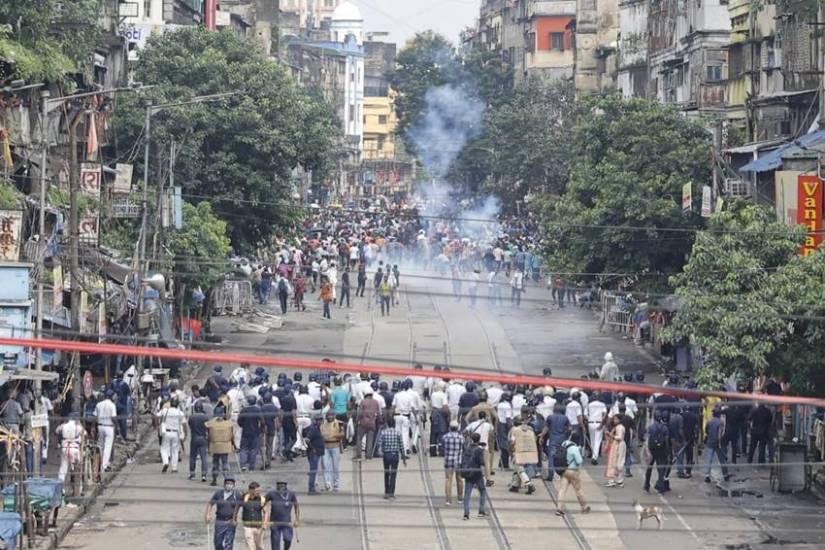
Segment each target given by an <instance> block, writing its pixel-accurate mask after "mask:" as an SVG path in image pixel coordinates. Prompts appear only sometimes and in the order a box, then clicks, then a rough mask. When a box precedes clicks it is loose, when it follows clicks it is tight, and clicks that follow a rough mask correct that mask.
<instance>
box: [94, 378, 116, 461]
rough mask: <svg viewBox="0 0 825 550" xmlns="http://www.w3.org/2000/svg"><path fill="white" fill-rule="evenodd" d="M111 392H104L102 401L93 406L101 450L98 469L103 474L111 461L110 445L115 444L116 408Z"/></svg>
mask: <svg viewBox="0 0 825 550" xmlns="http://www.w3.org/2000/svg"><path fill="white" fill-rule="evenodd" d="M113 395H114V393H113V392H112V390H106V394H105V397H104V399H103V401H101V402H100V403H98V404H97V405H96V406H95V416H96V417H97V441H98V444H99V445H100V448H101V449H102V456H101V457H100V468H101V469H102V470H103V471H104V472H105V471H108V470H109V463H110V462H111V461H112V445H114V442H115V417H116V416H117V407H115V404H114V403H113V402H112V396H113Z"/></svg>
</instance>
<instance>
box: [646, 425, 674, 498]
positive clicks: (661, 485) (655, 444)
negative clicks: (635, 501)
mask: <svg viewBox="0 0 825 550" xmlns="http://www.w3.org/2000/svg"><path fill="white" fill-rule="evenodd" d="M654 417H655V421H654V422H653V423H652V424H651V425H650V427H649V428H648V429H647V448H648V450H649V451H650V457H651V458H650V463H649V464H648V465H647V469H646V470H645V486H644V490H645V492H646V493H649V492H650V476H651V475H652V474H653V464H656V473H657V476H658V477H657V480H656V491H658V492H659V493H666V492H667V491H668V490H669V487H668V482H667V479H666V478H667V469H668V467H669V465H670V430H669V429H668V424H667V419H668V417H667V416H666V415H664V414H662V411H656V412H655V413H654Z"/></svg>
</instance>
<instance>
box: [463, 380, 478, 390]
mask: <svg viewBox="0 0 825 550" xmlns="http://www.w3.org/2000/svg"><path fill="white" fill-rule="evenodd" d="M464 388H465V389H466V390H467V391H468V392H473V391H476V385H475V382H467V383H466V384H465V385H464Z"/></svg>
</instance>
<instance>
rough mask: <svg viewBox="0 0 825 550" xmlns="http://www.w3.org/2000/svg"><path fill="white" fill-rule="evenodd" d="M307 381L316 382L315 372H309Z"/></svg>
mask: <svg viewBox="0 0 825 550" xmlns="http://www.w3.org/2000/svg"><path fill="white" fill-rule="evenodd" d="M309 381H310V382H317V381H318V375H317V374H315V373H314V372H311V373H310V374H309Z"/></svg>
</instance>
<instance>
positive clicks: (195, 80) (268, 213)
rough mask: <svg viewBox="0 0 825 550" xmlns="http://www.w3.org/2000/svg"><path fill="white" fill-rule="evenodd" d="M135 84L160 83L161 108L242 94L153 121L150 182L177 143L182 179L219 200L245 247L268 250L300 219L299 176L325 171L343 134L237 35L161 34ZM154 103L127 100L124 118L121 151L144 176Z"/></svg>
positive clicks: (237, 242) (199, 195)
mask: <svg viewBox="0 0 825 550" xmlns="http://www.w3.org/2000/svg"><path fill="white" fill-rule="evenodd" d="M135 79H136V80H138V81H140V82H143V83H144V84H145V85H153V86H154V88H152V89H151V90H150V91H149V92H148V94H147V96H148V97H150V98H151V99H152V100H153V102H154V104H155V105H163V104H167V103H176V102H185V101H187V100H189V99H191V98H193V97H196V96H204V95H212V94H224V93H227V92H234V93H236V94H237V95H233V96H231V97H227V98H224V99H220V100H218V101H210V102H205V103H194V104H192V103H190V104H186V105H180V106H174V107H167V108H164V109H163V110H162V111H159V112H158V113H157V114H155V115H154V116H153V118H152V122H151V125H152V144H153V145H154V146H156V147H157V149H155V148H153V153H152V158H151V165H152V173H151V174H150V186H153V185H155V182H157V181H158V177H159V175H161V174H160V170H161V164H162V163H158V162H156V160H157V158H156V155H161V156H162V155H163V153H162V152H163V151H166V150H168V148H169V144H170V143H171V141H172V140H174V141H175V142H176V143H177V150H178V155H177V157H176V164H175V178H176V182H180V184H181V185H182V186H183V187H184V196H185V198H186V199H187V200H191V201H192V202H194V203H198V202H201V201H205V200H208V201H211V202H213V207H214V211H215V213H216V215H218V216H219V217H221V218H225V219H226V220H227V224H228V228H229V234H230V236H231V238H232V243H233V246H234V247H235V248H236V249H238V250H243V251H246V250H250V249H253V248H254V247H256V246H259V245H262V244H266V243H267V242H268V240H269V238H270V235H271V234H272V232H273V230H274V229H275V228H276V227H277V226H279V225H284V224H287V223H288V222H289V221H290V220H291V219H292V217H293V216H294V215H296V214H295V212H293V211H292V210H291V209H290V208H289V207H288V206H287V203H288V202H289V201H290V199H291V182H290V175H291V171H292V170H293V169H294V168H295V167H297V166H299V165H300V166H303V167H304V168H305V169H308V170H314V171H316V173H321V172H323V171H324V169H325V168H326V167H327V162H328V157H327V155H328V154H329V153H330V151H332V150H333V143H334V141H335V140H336V139H337V137H338V135H339V133H340V130H339V124H338V123H337V121H336V120H335V116H334V114H333V113H332V110H331V108H330V107H329V105H327V104H326V103H323V102H322V101H320V100H319V99H317V98H313V97H311V96H310V95H308V94H307V93H306V92H305V91H303V90H302V89H300V88H298V87H297V86H296V85H295V83H294V82H293V81H292V80H291V78H290V77H289V75H288V74H287V73H286V71H285V70H284V69H283V67H281V66H280V65H279V64H278V63H276V62H274V61H271V60H268V59H265V58H264V57H263V56H262V55H261V53H260V51H259V49H258V47H257V45H256V44H255V43H254V42H252V41H250V40H245V39H242V38H239V37H238V36H236V35H235V34H234V33H232V32H231V31H224V32H218V33H215V32H208V31H205V30H203V29H201V28H196V27H187V28H183V29H179V30H175V31H173V32H167V33H165V34H164V35H162V36H158V37H154V38H152V39H151V40H150V42H149V45H148V47H147V48H146V49H144V50H143V51H142V52H141V57H140V61H139V63H138V66H137V69H136V74H135ZM145 97H146V96H144V97H137V95H136V94H126V95H124V96H122V97H121V100H120V103H119V105H118V116H117V117H116V118H115V121H116V125H117V128H116V130H117V135H118V144H119V147H120V149H121V150H122V151H124V152H126V151H130V150H132V149H133V148H136V151H137V152H138V157H137V158H138V160H137V161H136V165H137V171H138V172H140V171H141V168H142V162H141V160H142V152H143V150H142V147H140V145H141V143H140V138H141V134H142V127H143V123H144V116H145V107H144V105H143V103H142V101H143V99H145ZM156 151H160V153H159V152H156Z"/></svg>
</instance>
